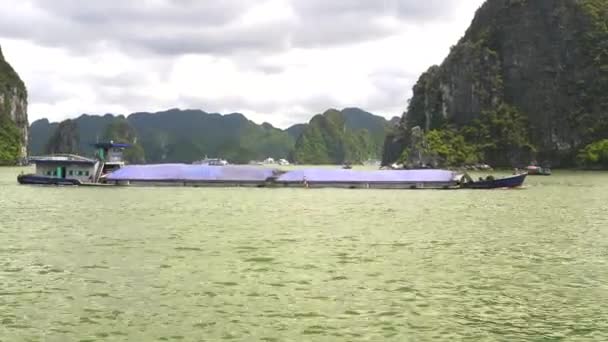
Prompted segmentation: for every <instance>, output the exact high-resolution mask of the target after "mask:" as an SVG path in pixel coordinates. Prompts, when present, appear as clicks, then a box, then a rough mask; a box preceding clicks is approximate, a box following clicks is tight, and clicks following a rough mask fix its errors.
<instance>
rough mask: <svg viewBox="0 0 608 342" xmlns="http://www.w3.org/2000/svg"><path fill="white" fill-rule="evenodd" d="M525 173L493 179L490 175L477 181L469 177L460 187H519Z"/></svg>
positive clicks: (525, 175)
mask: <svg viewBox="0 0 608 342" xmlns="http://www.w3.org/2000/svg"><path fill="white" fill-rule="evenodd" d="M527 176H528V174H527V173H522V174H518V175H514V176H510V177H505V178H498V179H495V178H494V177H492V176H488V177H487V178H486V179H481V180H478V181H472V180H471V179H470V178H469V181H467V182H464V183H463V184H462V185H461V188H462V189H512V188H519V187H521V186H522V185H523V184H524V181H525V180H526V177H527Z"/></svg>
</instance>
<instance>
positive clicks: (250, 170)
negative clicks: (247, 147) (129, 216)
mask: <svg viewBox="0 0 608 342" xmlns="http://www.w3.org/2000/svg"><path fill="white" fill-rule="evenodd" d="M276 172H277V171H276V170H273V169H269V168H263V167H249V166H209V165H188V164H156V165H128V166H125V167H123V168H120V169H118V170H116V171H114V172H112V173H111V174H109V175H108V177H107V179H108V180H110V181H165V182H166V181H199V182H231V181H235V182H264V181H266V180H267V179H268V178H270V177H272V176H273V175H274V174H275V173H276Z"/></svg>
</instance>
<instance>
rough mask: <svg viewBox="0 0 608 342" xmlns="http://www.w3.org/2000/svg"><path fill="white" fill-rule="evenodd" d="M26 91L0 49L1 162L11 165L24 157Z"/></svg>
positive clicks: (26, 138)
mask: <svg viewBox="0 0 608 342" xmlns="http://www.w3.org/2000/svg"><path fill="white" fill-rule="evenodd" d="M28 127H29V125H28V119H27V91H26V88H25V84H24V83H23V81H22V80H21V79H20V78H19V75H17V73H16V72H15V70H14V69H13V68H12V67H11V66H10V65H9V64H8V63H7V62H6V61H5V60H4V56H3V54H2V50H1V48H0V159H1V160H0V163H1V164H14V163H17V162H20V161H23V160H24V159H25V158H26V157H27V141H28Z"/></svg>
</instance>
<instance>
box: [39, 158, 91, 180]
mask: <svg viewBox="0 0 608 342" xmlns="http://www.w3.org/2000/svg"><path fill="white" fill-rule="evenodd" d="M29 160H30V162H32V163H35V164H36V176H41V177H51V178H58V179H75V180H78V181H80V182H83V183H86V182H93V181H94V178H95V173H96V171H97V169H98V167H99V161H97V160H95V159H89V158H85V157H81V156H76V155H71V154H63V155H61V154H60V155H53V156H45V157H31V158H30V159H29Z"/></svg>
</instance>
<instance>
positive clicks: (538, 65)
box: [383, 0, 608, 166]
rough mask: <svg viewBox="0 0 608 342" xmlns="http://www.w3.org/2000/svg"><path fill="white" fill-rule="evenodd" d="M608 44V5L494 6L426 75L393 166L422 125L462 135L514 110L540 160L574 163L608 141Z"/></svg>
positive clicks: (395, 137) (397, 136)
mask: <svg viewBox="0 0 608 342" xmlns="http://www.w3.org/2000/svg"><path fill="white" fill-rule="evenodd" d="M607 42H608V1H605V0H488V1H487V2H486V3H485V4H484V5H483V6H482V7H481V8H480V9H479V10H478V11H477V13H476V16H475V18H474V20H473V22H472V24H471V26H470V28H469V29H468V30H467V32H466V34H465V36H464V37H463V38H462V39H461V40H460V41H459V42H458V44H457V45H456V46H454V47H453V48H452V50H451V52H450V54H449V55H448V57H447V58H446V59H445V61H444V62H443V63H442V64H441V65H440V66H433V67H431V68H430V69H429V70H428V71H427V72H426V73H424V74H423V75H422V76H421V77H420V79H419V81H418V83H417V84H416V85H415V87H414V91H413V92H414V94H413V98H412V99H411V101H410V104H409V107H408V110H407V111H406V113H405V114H404V116H403V118H402V120H401V122H400V124H399V127H398V128H397V129H396V130H395V132H394V133H393V134H392V135H391V136H389V137H388V139H387V141H386V144H385V152H384V158H383V159H384V162H385V163H389V162H391V161H393V160H394V159H395V158H398V156H399V155H400V154H401V151H400V150H402V148H403V147H404V146H406V145H407V143H406V142H405V141H406V140H407V139H408V138H407V135H408V134H409V133H408V131H410V130H411V128H413V127H415V126H419V127H422V128H424V129H425V130H427V131H428V130H432V129H441V128H444V127H446V126H450V127H456V128H462V127H465V126H468V125H470V124H471V123H472V122H474V121H475V120H476V119H478V118H479V117H480V116H481V115H482V113H484V112H485V111H493V110H496V109H497V108H499V107H500V106H501V105H502V104H506V105H509V106H512V107H514V108H516V109H517V110H518V111H520V112H521V113H523V114H524V115H525V117H526V119H527V122H528V127H527V129H528V134H529V136H530V140H531V142H532V143H533V145H534V147H535V150H536V159H537V160H538V161H540V162H547V163H551V164H553V165H554V166H569V165H571V164H572V163H573V162H574V160H575V155H576V153H577V151H578V150H580V149H581V148H582V147H583V146H585V145H586V144H588V143H590V142H592V141H595V140H599V139H602V138H606V137H608V43H607ZM485 157H486V159H487V160H488V161H489V162H494V161H499V160H500V158H498V156H495V155H487V156H485ZM499 163H500V162H499ZM505 166H506V165H505Z"/></svg>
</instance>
